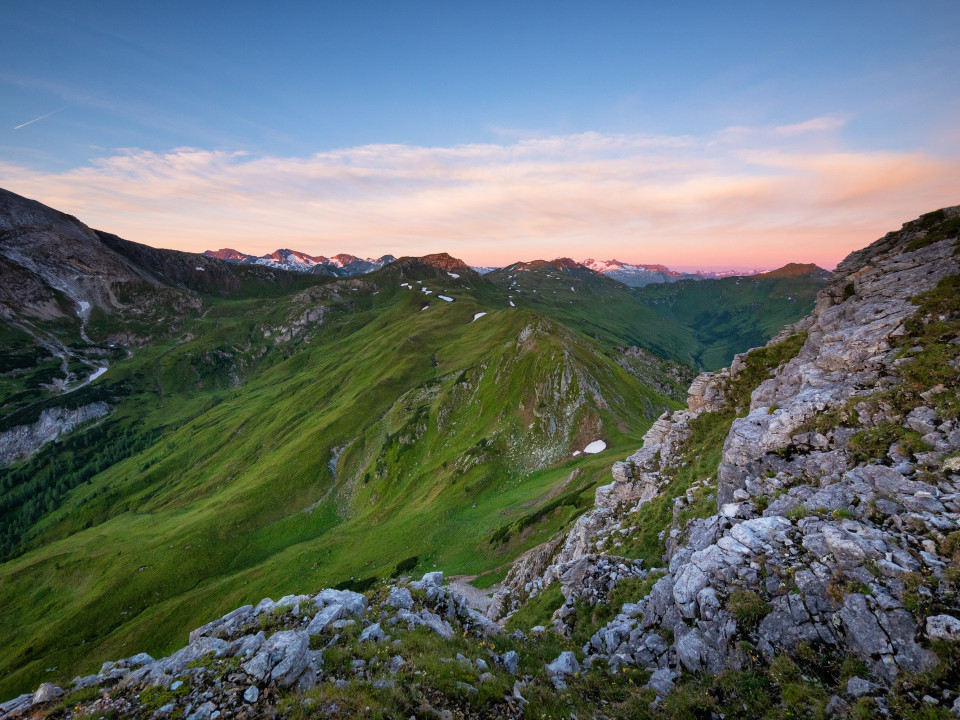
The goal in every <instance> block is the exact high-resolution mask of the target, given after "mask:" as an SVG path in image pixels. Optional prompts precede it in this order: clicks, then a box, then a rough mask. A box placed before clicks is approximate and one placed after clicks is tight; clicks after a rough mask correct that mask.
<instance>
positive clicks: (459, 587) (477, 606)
mask: <svg viewBox="0 0 960 720" xmlns="http://www.w3.org/2000/svg"><path fill="white" fill-rule="evenodd" d="M476 577H477V576H476V575H454V576H452V577H451V578H450V582H449V583H447V585H448V587H449V588H450V589H451V590H453V591H454V592H458V593H460V594H461V595H463V596H464V597H465V598H466V599H467V604H468V605H469V606H470V607H472V608H473V609H474V610H479V611H480V612H486V611H487V608H488V607H490V596H491V595H493V593H495V592H496V591H497V590H499V589H500V583H497V584H496V585H491V586H490V587H488V588H486V589H485V590H480V589H479V588H475V587H474V586H473V585H471V584H470V581H471V580H473V579H475V578H476Z"/></svg>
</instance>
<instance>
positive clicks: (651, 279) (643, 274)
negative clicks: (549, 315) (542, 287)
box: [203, 248, 763, 287]
mask: <svg viewBox="0 0 960 720" xmlns="http://www.w3.org/2000/svg"><path fill="white" fill-rule="evenodd" d="M203 254H204V255H206V256H207V257H213V258H218V259H220V260H228V261H230V262H236V263H243V264H247V265H266V266H269V267H275V268H280V269H282V270H292V271H294V272H311V273H318V274H322V275H335V276H337V277H350V276H353V275H362V274H365V273H369V272H373V271H375V270H379V269H380V268H382V267H383V266H385V265H387V264H389V263H391V262H393V261H394V260H396V258H395V257H394V256H393V255H384V256H382V257H379V258H366V259H363V260H362V259H360V258H358V257H356V256H355V255H349V254H346V253H342V254H340V255H333V256H331V257H326V256H323V255H316V256H314V255H308V254H307V253H303V252H300V251H299V250H286V249H280V250H276V251H274V252H272V253H270V254H269V255H259V256H258V255H248V254H246V253H242V252H239V251H238V250H233V249H231V248H223V249H222V250H206V251H204V253H203ZM578 264H580V265H583V266H584V267H586V268H589V269H591V270H594V271H596V272H598V273H602V274H603V275H606V276H607V277H609V278H612V279H614V280H617V281H619V282H622V283H623V284H624V285H629V286H631V287H644V286H645V285H651V284H659V283H672V282H676V281H677V280H704V279H712V280H716V279H719V278H723V277H730V276H733V275H737V276H742V277H749V276H751V275H759V274H762V273H763V271H761V270H743V271H735V270H729V271H724V272H709V271H697V272H693V273H688V272H678V271H676V270H671V269H670V268H668V267H666V266H665V265H632V264H630V263H624V262H620V261H619V260H593V259H587V260H584V261H583V262H580V263H578ZM499 269H501V268H499V267H491V266H484V267H480V266H478V267H474V268H473V270H475V271H476V272H478V273H480V274H481V275H486V274H488V273H490V272H493V271H494V270H499Z"/></svg>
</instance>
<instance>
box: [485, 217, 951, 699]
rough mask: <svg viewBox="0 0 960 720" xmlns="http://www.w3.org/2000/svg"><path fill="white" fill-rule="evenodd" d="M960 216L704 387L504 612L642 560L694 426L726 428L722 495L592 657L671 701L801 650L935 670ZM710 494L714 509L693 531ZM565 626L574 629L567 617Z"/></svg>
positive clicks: (617, 475)
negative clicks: (655, 507)
mask: <svg viewBox="0 0 960 720" xmlns="http://www.w3.org/2000/svg"><path fill="white" fill-rule="evenodd" d="M958 218H960V208H948V209H945V210H943V211H938V213H931V214H930V215H928V216H924V217H923V218H921V219H920V220H918V221H914V222H913V223H907V224H906V225H905V226H904V228H903V230H901V231H899V232H896V233H890V234H889V235H887V236H885V237H884V238H882V239H881V240H879V241H877V242H876V243H874V244H872V245H871V246H869V247H867V248H865V249H864V250H861V251H858V252H856V253H853V254H852V255H851V256H850V257H848V258H847V259H846V260H845V261H844V262H843V263H841V265H840V266H839V267H838V268H837V271H836V272H835V274H834V279H833V280H832V282H831V283H830V284H829V285H828V286H827V287H826V288H825V289H824V290H823V291H822V292H821V293H820V296H819V297H818V301H817V306H816V309H815V311H814V312H813V313H812V314H811V315H810V316H809V317H808V318H806V319H805V320H803V321H801V322H800V323H797V324H796V325H794V326H792V327H790V328H787V329H786V330H785V331H784V332H783V333H781V334H780V335H779V336H778V337H776V338H774V339H773V340H772V341H771V342H770V344H769V345H768V346H767V348H764V349H761V350H760V351H753V352H751V353H745V354H743V355H740V356H737V358H736V359H735V360H734V362H733V364H732V365H731V367H730V369H729V370H726V371H720V372H718V373H714V374H712V375H704V376H701V377H699V378H697V379H696V380H695V381H694V383H693V385H692V386H691V397H690V399H689V402H688V409H687V410H684V411H679V412H676V413H673V414H672V415H664V416H663V417H661V418H660V419H659V420H658V421H657V423H655V425H654V426H653V427H652V428H651V429H650V431H649V432H648V433H647V435H646V436H645V438H644V446H643V448H641V449H640V450H639V451H638V452H637V453H635V454H634V455H632V456H631V457H630V458H628V459H627V460H626V461H625V462H622V463H616V464H615V465H614V467H613V477H614V482H613V483H612V484H611V485H607V486H605V487H602V488H599V489H598V490H597V492H596V508H595V509H594V510H592V511H591V512H589V513H587V514H586V515H584V516H582V517H581V518H580V519H579V520H578V521H577V523H576V525H575V526H574V528H573V529H572V530H571V531H570V532H569V534H567V535H566V537H565V538H564V540H563V541H562V543H561V544H559V546H558V547H559V548H560V549H559V551H558V552H557V553H556V554H555V555H554V557H553V559H552V560H551V561H550V563H549V564H547V565H546V567H545V570H544V572H543V573H542V575H541V576H540V577H539V578H529V577H523V578H519V579H522V580H523V581H524V583H525V584H524V586H523V587H517V585H516V583H513V584H511V580H512V579H513V578H511V577H508V580H507V583H506V586H505V588H504V590H502V591H501V594H502V595H503V596H504V597H503V598H502V599H501V602H500V604H499V608H500V609H501V610H509V609H511V608H512V607H513V606H515V605H516V604H518V603H516V602H515V601H511V599H510V597H511V595H512V596H517V597H519V598H523V596H524V593H525V592H526V594H529V595H534V594H536V592H537V591H538V590H539V588H542V587H546V586H547V585H549V584H550V583H551V582H554V581H556V580H561V582H562V578H563V577H564V573H565V572H567V571H568V569H569V567H570V565H571V563H577V562H580V561H582V560H583V559H584V558H596V560H592V559H591V560H589V562H590V563H592V564H593V565H594V566H595V569H597V568H599V567H600V566H601V565H606V566H609V565H610V561H611V560H613V561H614V562H615V563H619V564H621V565H622V564H624V563H622V562H621V560H620V558H617V557H610V556H609V555H607V554H606V553H607V552H608V551H612V552H616V551H617V548H619V547H620V546H621V545H624V547H628V546H629V540H630V537H631V535H632V534H634V533H635V532H638V531H641V530H642V529H643V528H642V527H641V526H642V521H640V522H638V521H637V520H635V519H634V516H636V515H637V513H638V512H640V511H641V509H642V507H643V506H644V505H645V504H646V503H648V502H651V501H653V500H654V499H659V498H660V497H661V493H662V492H663V490H664V488H665V486H666V485H667V484H668V480H669V477H670V476H671V474H673V475H675V474H676V471H677V468H678V466H679V465H680V464H682V465H684V466H686V464H687V462H688V460H689V459H690V458H691V457H695V456H696V457H698V455H696V454H697V453H699V452H700V451H701V448H699V447H698V446H697V442H699V440H697V439H696V438H694V437H692V433H691V427H692V426H693V425H695V424H698V423H699V425H698V427H699V428H703V427H706V426H707V425H708V424H709V423H715V424H716V423H722V422H727V423H729V432H728V433H727V435H726V439H725V441H724V442H723V446H722V455H721V459H720V462H719V466H718V468H717V477H716V480H715V481H714V479H713V478H711V477H705V478H701V479H699V480H698V481H697V482H698V483H700V486H699V487H692V488H688V490H687V493H686V496H681V497H679V498H676V499H675V500H674V513H673V522H672V523H671V524H670V526H669V527H667V528H665V529H664V531H663V533H661V540H662V541H663V542H662V547H663V548H664V549H665V551H666V552H665V555H664V560H665V561H666V562H667V568H666V569H665V570H664V571H662V572H660V573H658V575H647V576H646V577H648V580H649V581H650V583H651V584H652V589H651V590H650V591H649V594H648V595H646V596H645V597H638V598H636V602H635V603H632V604H628V605H624V606H623V610H622V612H621V613H620V614H619V615H617V616H616V617H615V618H614V619H613V620H612V621H611V622H609V623H608V624H607V625H606V626H604V627H601V628H600V629H599V631H598V632H596V633H595V634H594V635H593V637H592V638H591V639H590V640H589V642H588V643H587V644H586V645H585V646H584V648H583V651H584V653H585V654H586V655H587V656H588V657H591V658H604V659H605V660H606V661H607V663H609V664H610V665H611V666H613V667H622V666H625V665H636V666H641V667H646V668H648V669H649V670H651V671H656V680H657V682H656V683H653V684H651V686H650V687H652V688H654V689H656V690H657V691H658V692H661V690H663V692H667V691H669V688H670V687H672V681H673V680H674V679H676V677H677V676H678V675H679V673H680V672H681V671H682V670H684V669H685V670H688V671H693V672H704V673H714V674H716V673H720V672H722V671H724V670H726V669H736V668H741V667H744V666H745V665H747V664H749V662H750V661H751V653H752V652H753V653H755V652H756V651H757V650H758V651H759V653H760V655H761V656H762V657H764V658H766V660H767V661H768V662H772V661H773V660H774V658H775V657H777V656H779V655H780V654H782V653H787V654H789V653H792V652H796V651H797V650H798V648H801V647H807V648H809V647H815V648H821V652H822V653H824V654H825V655H824V656H825V657H832V656H835V655H839V656H841V657H844V656H854V657H857V658H859V659H860V660H862V661H863V662H864V663H865V664H866V667H867V668H868V669H869V672H870V673H871V675H872V676H873V677H874V678H875V679H877V680H879V681H881V682H882V683H885V684H887V685H888V686H889V685H891V684H892V683H893V682H894V681H895V680H896V678H897V677H898V676H899V675H900V674H901V673H903V672H919V671H923V670H927V669H929V668H932V667H934V666H935V665H937V663H938V658H937V656H936V655H935V654H934V653H933V652H931V650H930V640H936V639H942V638H944V637H952V636H951V635H949V633H947V632H946V631H942V630H941V628H943V627H947V626H948V625H949V626H950V627H953V626H954V625H955V624H957V623H958V622H960V621H957V617H960V606H958V605H957V599H956V598H957V595H956V590H957V584H958V582H960V561H958V557H960V556H958V554H957V544H958V541H960V474H958V468H960V462H958V461H957V460H956V456H957V455H958V454H960V426H958V425H957V419H956V418H957V410H958V408H957V386H958V383H957V376H958V374H960V373H958V371H960V363H958V358H957V338H958V336H960V311H958V301H957V298H956V287H955V286H956V285H957V278H958V273H960V263H958V256H957V250H956V248H957V226H958V224H960V222H958ZM801 343H802V344H801ZM790 347H792V348H795V349H793V350H791V351H790V355H791V356H790V358H789V359H788V360H787V361H786V362H779V363H776V364H774V366H773V373H772V376H769V373H767V372H765V371H764V372H760V371H758V369H757V368H758V367H761V368H762V366H761V365H758V363H757V362H756V359H755V358H756V357H759V358H767V359H769V358H777V357H780V355H781V354H782V353H783V352H784V348H790ZM797 350H798V351H797ZM756 353H759V354H758V355H757V354H756ZM751 389H752V392H751ZM724 418H730V419H727V420H724ZM714 482H715V483H716V485H715V487H716V489H717V494H716V502H717V504H716V510H715V511H714V512H713V513H709V512H708V513H706V516H705V517H696V515H697V514H701V515H703V514H704V513H702V512H700V513H697V512H695V510H697V509H698V508H696V507H695V505H696V503H697V502H699V503H700V507H699V510H701V511H702V510H703V509H704V508H706V509H707V510H709V508H710V507H711V505H710V504H709V502H704V500H703V491H709V489H710V487H711V486H712V484H713V483H714ZM698 497H699V498H701V499H700V500H699V501H698V500H697V498H698ZM711 497H712V495H707V496H706V498H707V499H708V500H709V498H711ZM691 514H692V515H694V517H693V518H692V519H691V518H690V517H689V515H691ZM615 533H616V534H615ZM612 538H615V541H614V542H613V543H612V546H611V542H610V540H611V539H612ZM543 562H544V561H542V560H541V564H543ZM583 574H584V571H583V570H582V569H581V571H580V572H579V575H583ZM587 574H589V573H587ZM639 576H640V577H643V576H644V575H643V574H642V573H640V574H639ZM653 580H656V582H655V583H654V582H653ZM616 582H617V578H616V577H614V578H613V584H615V583H616ZM564 594H565V595H568V594H569V591H568V589H567V588H566V587H565V588H564ZM928 616H930V617H931V619H930V621H928V622H926V624H924V619H925V618H926V617H928ZM554 621H555V623H556V624H557V626H558V629H560V630H561V631H563V630H564V627H565V625H567V630H569V629H570V627H569V625H568V623H570V622H575V614H574V612H573V609H572V608H571V607H569V605H565V606H564V607H563V608H561V609H560V610H558V611H557V612H556V613H555V614H554ZM665 637H666V638H668V639H669V642H666V641H665V640H664V638H665ZM751 648H755V650H751ZM949 694H950V693H949V691H947V695H949ZM947 695H944V697H947Z"/></svg>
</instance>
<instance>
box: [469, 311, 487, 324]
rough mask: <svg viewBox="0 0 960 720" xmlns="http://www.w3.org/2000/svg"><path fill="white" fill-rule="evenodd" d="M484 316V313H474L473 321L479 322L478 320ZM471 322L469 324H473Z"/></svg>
mask: <svg viewBox="0 0 960 720" xmlns="http://www.w3.org/2000/svg"><path fill="white" fill-rule="evenodd" d="M484 315H486V313H485V312H479V313H476V314H475V315H474V316H473V320H479V319H480V318H482V317H483V316H484ZM473 320H471V321H470V322H473Z"/></svg>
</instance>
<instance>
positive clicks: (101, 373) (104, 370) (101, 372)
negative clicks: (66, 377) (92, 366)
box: [87, 367, 107, 382]
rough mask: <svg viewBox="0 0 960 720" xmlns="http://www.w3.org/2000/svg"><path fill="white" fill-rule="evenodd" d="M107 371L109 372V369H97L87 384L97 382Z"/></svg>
mask: <svg viewBox="0 0 960 720" xmlns="http://www.w3.org/2000/svg"><path fill="white" fill-rule="evenodd" d="M106 371H107V369H106V368H105V367H102V368H97V369H96V371H95V372H94V373H93V375H91V376H90V377H89V378H87V382H93V381H94V380H96V379H97V378H98V377H100V376H101V375H103V374H104V373H105V372H106Z"/></svg>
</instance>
